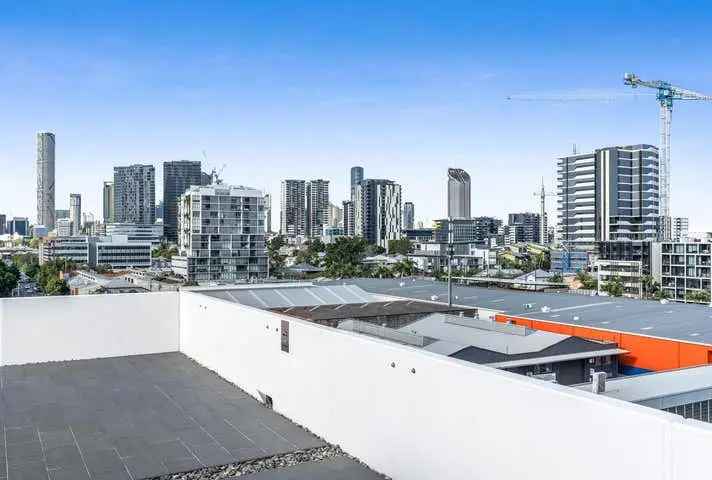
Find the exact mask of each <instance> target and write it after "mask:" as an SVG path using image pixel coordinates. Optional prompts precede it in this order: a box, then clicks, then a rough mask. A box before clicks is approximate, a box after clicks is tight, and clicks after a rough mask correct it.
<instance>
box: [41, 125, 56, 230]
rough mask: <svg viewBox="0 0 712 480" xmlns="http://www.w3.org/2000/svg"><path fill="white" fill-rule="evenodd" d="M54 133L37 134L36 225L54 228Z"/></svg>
mask: <svg viewBox="0 0 712 480" xmlns="http://www.w3.org/2000/svg"><path fill="white" fill-rule="evenodd" d="M54 147H55V138H54V133H50V132H40V133H38V134H37V224H38V225H44V226H45V227H47V228H48V229H49V230H52V229H53V228H54V223H55V218H54V193H55V190H54Z"/></svg>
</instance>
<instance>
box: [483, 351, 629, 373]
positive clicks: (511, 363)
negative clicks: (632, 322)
mask: <svg viewBox="0 0 712 480" xmlns="http://www.w3.org/2000/svg"><path fill="white" fill-rule="evenodd" d="M602 348H603V346H602ZM624 353H628V350H623V349H621V348H608V349H605V350H596V351H593V352H576V353H564V354H561V355H550V356H548V357H531V358H523V359H521V360H508V361H506V362H495V363H485V365H487V366H488V367H492V368H516V367H525V366H527V365H539V364H542V363H552V362H565V361H568V360H580V359H584V358H592V357H603V356H605V355H623V354H624Z"/></svg>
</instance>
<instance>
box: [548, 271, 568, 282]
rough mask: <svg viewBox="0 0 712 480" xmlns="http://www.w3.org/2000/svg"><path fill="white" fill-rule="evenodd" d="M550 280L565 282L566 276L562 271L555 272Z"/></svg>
mask: <svg viewBox="0 0 712 480" xmlns="http://www.w3.org/2000/svg"><path fill="white" fill-rule="evenodd" d="M549 281H550V282H552V283H563V281H564V276H563V275H561V274H560V273H555V274H553V275H552V276H551V277H549Z"/></svg>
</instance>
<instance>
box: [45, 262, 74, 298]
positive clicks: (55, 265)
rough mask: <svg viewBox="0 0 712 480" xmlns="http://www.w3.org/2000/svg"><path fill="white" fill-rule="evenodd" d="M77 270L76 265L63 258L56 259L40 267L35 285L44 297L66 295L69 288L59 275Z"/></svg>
mask: <svg viewBox="0 0 712 480" xmlns="http://www.w3.org/2000/svg"><path fill="white" fill-rule="evenodd" d="M76 269H77V264H76V263H75V262H73V261H71V260H67V259H65V258H57V259H54V260H50V261H49V262H45V263H44V264H42V265H41V266H40V269H39V272H38V274H37V283H38V284H39V286H40V288H41V289H42V292H43V293H44V294H45V295H66V294H68V293H69V287H67V284H66V282H65V281H64V280H63V279H62V278H61V277H60V274H63V273H70V272H73V271H75V270H76Z"/></svg>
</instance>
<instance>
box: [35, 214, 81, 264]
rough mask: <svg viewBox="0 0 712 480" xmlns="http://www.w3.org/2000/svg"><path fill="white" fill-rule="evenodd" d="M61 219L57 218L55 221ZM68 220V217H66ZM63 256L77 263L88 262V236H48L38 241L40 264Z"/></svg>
mask: <svg viewBox="0 0 712 480" xmlns="http://www.w3.org/2000/svg"><path fill="white" fill-rule="evenodd" d="M61 220H64V219H58V220H57V223H59V222H60V221H61ZM67 220H68V219H67ZM57 258H64V259H67V260H71V261H73V262H76V263H78V264H87V265H88V264H89V237H72V236H68V235H67V236H62V237H56V238H50V239H47V240H44V241H43V242H42V243H40V247H39V261H40V264H43V263H46V262H49V261H50V260H55V259H57Z"/></svg>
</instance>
